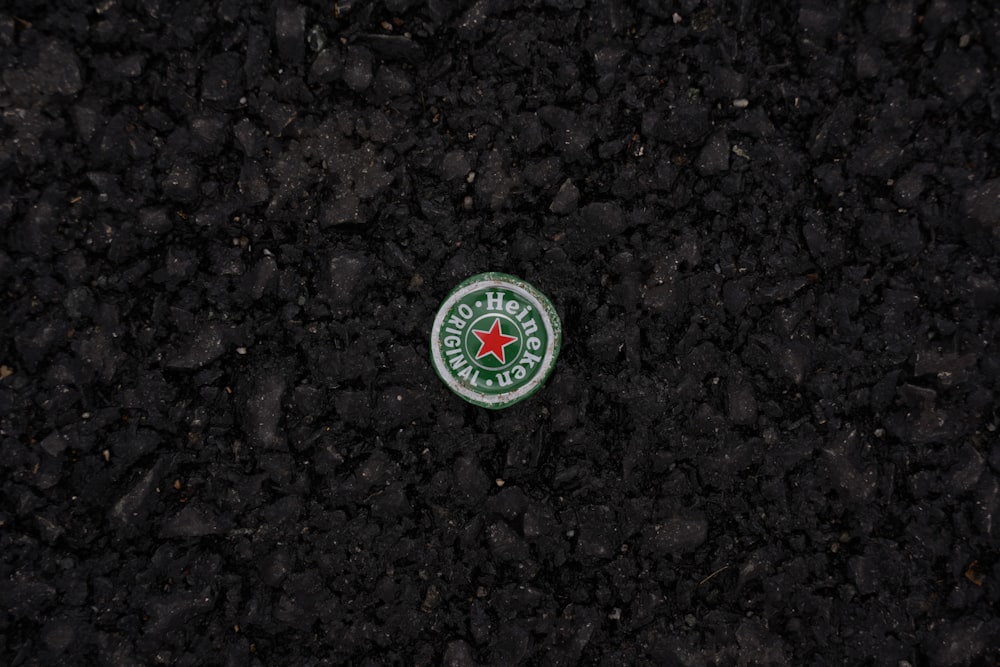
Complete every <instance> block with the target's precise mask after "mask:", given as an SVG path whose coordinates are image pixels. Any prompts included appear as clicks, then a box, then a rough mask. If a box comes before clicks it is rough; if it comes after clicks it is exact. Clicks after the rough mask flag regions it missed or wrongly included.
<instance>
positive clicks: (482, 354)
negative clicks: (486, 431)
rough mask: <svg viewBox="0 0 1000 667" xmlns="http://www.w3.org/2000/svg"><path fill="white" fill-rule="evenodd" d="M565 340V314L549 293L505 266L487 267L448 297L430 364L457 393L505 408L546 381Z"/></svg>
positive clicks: (434, 329)
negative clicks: (487, 270) (501, 268)
mask: <svg viewBox="0 0 1000 667" xmlns="http://www.w3.org/2000/svg"><path fill="white" fill-rule="evenodd" d="M561 344H562V325H561V324H560V322H559V315H557V314H556V309H555V308H554V307H553V306H552V303H551V302H550V301H549V300H548V299H547V298H545V295H544V294H542V293H541V292H539V291H538V290H537V289H535V288H534V287H532V286H531V285H529V284H528V283H526V282H524V281H523V280H521V279H520V278H515V277H514V276H511V275H507V274H506V273H480V274H479V275H475V276H472V277H471V278H468V279H466V280H464V281H462V282H461V283H459V285H458V286H457V287H456V288H455V289H454V290H452V292H451V294H449V295H448V296H447V297H446V298H445V300H444V302H442V303H441V307H440V309H438V312H437V316H436V317H435V318H434V326H433V327H432V329H431V363H432V364H433V365H434V370H435V371H436V372H437V374H438V377H440V378H441V380H442V381H443V382H444V383H445V384H446V385H448V388H449V389H451V390H452V391H453V392H455V393H456V394H458V395H459V396H461V397H462V398H464V399H465V400H467V401H468V402H469V403H473V404H475V405H479V406H482V407H484V408H491V409H494V410H498V409H500V408H506V407H507V406H510V405H513V404H514V403H517V402H518V401H522V400H524V399H525V398H527V397H529V396H531V395H532V394H534V393H535V392H536V391H538V390H539V389H540V388H541V387H542V385H543V384H544V383H545V380H546V379H547V378H548V377H549V374H550V373H552V369H553V368H554V367H555V365H556V357H558V356H559V346H560V345H561Z"/></svg>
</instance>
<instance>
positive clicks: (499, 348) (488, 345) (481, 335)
mask: <svg viewBox="0 0 1000 667" xmlns="http://www.w3.org/2000/svg"><path fill="white" fill-rule="evenodd" d="M472 333H474V334H476V338H478V339H479V341H480V342H481V343H482V345H480V346H479V352H477V353H476V359H482V358H483V357H485V356H486V355H487V354H492V355H493V356H494V357H496V358H497V361H499V362H500V363H501V364H505V363H507V362H506V361H505V359H504V354H503V350H504V348H505V347H507V346H508V345H510V344H511V343H513V342H514V341H516V340H517V336H508V335H506V334H505V333H503V332H502V331H500V318H497V319H495V320H493V326H492V327H490V330H489V331H477V330H476V329H473V330H472Z"/></svg>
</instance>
